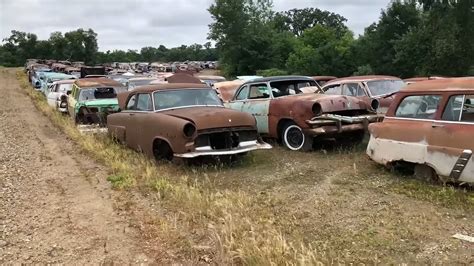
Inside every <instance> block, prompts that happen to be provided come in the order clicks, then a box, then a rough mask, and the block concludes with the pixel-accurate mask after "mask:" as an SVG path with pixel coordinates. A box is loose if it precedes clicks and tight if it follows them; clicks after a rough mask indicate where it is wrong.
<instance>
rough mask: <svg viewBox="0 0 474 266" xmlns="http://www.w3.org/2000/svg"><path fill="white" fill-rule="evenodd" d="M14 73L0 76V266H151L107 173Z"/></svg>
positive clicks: (13, 71)
mask: <svg viewBox="0 0 474 266" xmlns="http://www.w3.org/2000/svg"><path fill="white" fill-rule="evenodd" d="M15 71H16V70H15V69H0V95H1V96H0V264H3V263H8V262H15V263H72V262H74V263H78V264H84V263H94V264H97V263H109V262H114V263H137V262H138V263H141V262H148V263H149V262H150V260H149V259H148V258H147V257H146V255H144V254H143V251H142V248H141V246H140V244H139V241H138V236H137V235H138V233H137V231H136V230H134V229H133V228H131V227H130V222H129V218H128V217H127V216H125V215H123V214H122V215H120V214H118V213H117V212H116V211H115V210H114V208H113V207H114V204H115V203H116V202H114V192H113V191H112V190H111V188H110V185H109V184H108V182H107V181H106V180H105V179H106V176H107V172H106V169H105V168H104V167H102V166H101V165H99V164H97V163H95V162H94V161H92V160H90V159H88V158H87V157H86V156H84V155H81V154H80V153H79V152H78V148H77V147H75V146H74V145H73V144H71V143H70V142H69V141H68V140H67V139H66V137H65V136H64V135H63V134H61V133H60V132H59V130H58V129H57V128H55V127H53V126H52V125H51V122H50V121H49V120H48V119H47V118H46V117H44V116H43V115H42V114H40V113H39V112H38V111H37V110H36V108H34V105H33V103H32V102H31V100H30V99H29V98H28V97H27V96H26V95H25V93H24V91H23V90H22V89H21V88H20V86H19V84H18V82H17V80H16V76H15Z"/></svg>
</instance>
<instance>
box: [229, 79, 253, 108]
mask: <svg viewBox="0 0 474 266" xmlns="http://www.w3.org/2000/svg"><path fill="white" fill-rule="evenodd" d="M248 96H249V85H244V86H242V87H240V88H239V89H237V93H236V94H235V98H234V99H232V100H231V101H229V102H228V103H224V106H225V107H227V108H230V109H234V110H237V111H242V106H243V105H244V102H245V101H247V98H248Z"/></svg>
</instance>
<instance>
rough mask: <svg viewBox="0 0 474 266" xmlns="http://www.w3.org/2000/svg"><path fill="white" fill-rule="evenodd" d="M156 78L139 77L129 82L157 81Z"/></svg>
mask: <svg viewBox="0 0 474 266" xmlns="http://www.w3.org/2000/svg"><path fill="white" fill-rule="evenodd" d="M155 79H157V78H156V77H138V78H131V79H128V81H141V80H155Z"/></svg>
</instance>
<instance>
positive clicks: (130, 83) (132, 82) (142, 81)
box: [125, 77, 157, 91]
mask: <svg viewBox="0 0 474 266" xmlns="http://www.w3.org/2000/svg"><path fill="white" fill-rule="evenodd" d="M155 80H157V78H155V77H139V78H131V79H128V80H127V81H126V82H125V86H126V87H127V90H129V91H131V90H133V89H135V88H138V87H141V86H146V85H149V84H150V83H151V82H153V81H155Z"/></svg>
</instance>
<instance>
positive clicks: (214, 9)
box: [0, 0, 474, 77]
mask: <svg viewBox="0 0 474 266" xmlns="http://www.w3.org/2000/svg"><path fill="white" fill-rule="evenodd" d="M473 3H474V0H406V1H391V2H390V3H389V5H388V7H387V8H386V9H385V10H382V12H381V14H380V17H379V20H378V21H377V22H375V23H373V24H371V25H369V26H368V27H367V28H366V29H365V31H364V33H363V34H362V35H360V36H359V37H358V38H355V37H354V34H353V32H351V31H350V30H349V28H348V27H347V25H346V22H347V19H346V18H344V17H343V16H341V15H339V14H335V13H332V12H329V11H325V10H320V9H318V8H304V9H292V10H288V11H284V12H274V11H273V10H272V4H273V3H272V1H271V0H242V1H233V0H215V1H214V3H213V4H212V5H211V6H210V7H209V9H208V11H209V13H210V14H211V16H212V18H213V22H212V23H211V25H209V34H208V39H209V40H212V41H214V42H215V43H216V45H215V48H212V47H211V43H210V42H208V43H206V44H203V45H200V44H193V45H190V46H186V45H182V46H180V47H175V48H166V47H165V46H163V45H159V46H158V47H144V48H142V49H141V50H140V51H137V50H128V51H122V50H114V51H107V52H99V51H98V46H97V34H96V33H95V32H94V31H93V30H92V29H88V30H83V29H78V30H75V31H71V32H67V33H64V34H62V33H60V32H54V33H52V34H51V35H50V38H49V39H48V40H38V39H37V36H36V35H35V34H33V33H25V32H19V31H12V35H11V36H10V37H9V38H6V39H4V40H3V45H1V46H0V65H5V66H19V65H22V64H23V63H24V62H25V59H26V58H51V59H68V60H71V61H85V62H86V63H88V64H97V63H104V62H122V61H125V62H130V61H146V62H150V61H165V62H166V61H184V60H196V61H214V60H217V59H218V60H219V61H220V65H221V67H222V71H223V73H224V74H225V75H226V76H236V75H239V74H240V75H244V74H256V73H257V74H262V75H275V74H301V75H334V76H349V75H356V74H386V75H395V76H400V77H411V76H430V75H442V76H464V75H474V4H473Z"/></svg>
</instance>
